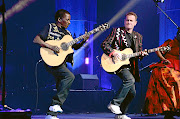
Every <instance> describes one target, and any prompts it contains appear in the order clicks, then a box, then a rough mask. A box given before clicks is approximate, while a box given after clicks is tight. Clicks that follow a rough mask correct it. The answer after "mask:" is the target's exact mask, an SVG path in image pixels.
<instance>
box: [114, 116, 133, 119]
mask: <svg viewBox="0 0 180 119" xmlns="http://www.w3.org/2000/svg"><path fill="white" fill-rule="evenodd" d="M115 119H131V118H130V117H128V116H126V115H116V116H115Z"/></svg>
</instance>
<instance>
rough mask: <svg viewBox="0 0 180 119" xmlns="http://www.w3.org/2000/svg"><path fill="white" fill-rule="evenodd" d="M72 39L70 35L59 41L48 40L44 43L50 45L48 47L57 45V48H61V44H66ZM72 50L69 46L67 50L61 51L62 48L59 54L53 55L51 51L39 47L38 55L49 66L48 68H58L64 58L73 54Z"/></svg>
mask: <svg viewBox="0 0 180 119" xmlns="http://www.w3.org/2000/svg"><path fill="white" fill-rule="evenodd" d="M72 40H73V38H72V37H71V36H70V35H65V36H64V37H63V38H62V39H61V40H59V41H56V40H48V41H46V43H48V44H50V45H57V46H58V47H60V46H61V44H62V43H68V42H70V41H72ZM73 52H74V51H73V49H72V47H71V46H70V47H69V48H68V50H66V51H65V50H63V49H62V48H60V52H59V53H56V54H55V53H54V51H53V50H51V49H48V48H45V47H41V48H40V55H41V57H42V59H43V60H44V62H45V63H46V64H47V65H49V66H59V65H61V64H62V63H63V62H64V60H65V58H66V56H67V55H68V54H71V53H73Z"/></svg>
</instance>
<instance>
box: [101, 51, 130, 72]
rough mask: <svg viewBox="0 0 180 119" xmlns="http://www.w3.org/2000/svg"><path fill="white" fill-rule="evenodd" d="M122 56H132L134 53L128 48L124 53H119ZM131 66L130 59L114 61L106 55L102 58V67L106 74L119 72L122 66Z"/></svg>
mask: <svg viewBox="0 0 180 119" xmlns="http://www.w3.org/2000/svg"><path fill="white" fill-rule="evenodd" d="M116 51H117V52H119V53H120V54H126V55H127V54H132V53H133V51H132V49H131V48H126V49H124V50H123V51H118V50H116ZM128 64H130V61H129V58H126V59H125V60H114V62H113V59H112V58H111V57H109V56H107V55H106V54H105V53H103V55H102V56H101V65H102V67H103V69H104V70H105V71H106V72H115V71H117V70H118V69H119V68H120V67H121V66H123V65H128Z"/></svg>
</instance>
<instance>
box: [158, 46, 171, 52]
mask: <svg viewBox="0 0 180 119" xmlns="http://www.w3.org/2000/svg"><path fill="white" fill-rule="evenodd" d="M170 50H171V46H169V45H168V46H164V47H160V48H159V51H165V52H169V51H170Z"/></svg>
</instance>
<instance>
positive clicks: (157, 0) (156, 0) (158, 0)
mask: <svg viewBox="0 0 180 119" xmlns="http://www.w3.org/2000/svg"><path fill="white" fill-rule="evenodd" d="M154 2H156V3H158V2H162V3H163V2H164V0H154Z"/></svg>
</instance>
